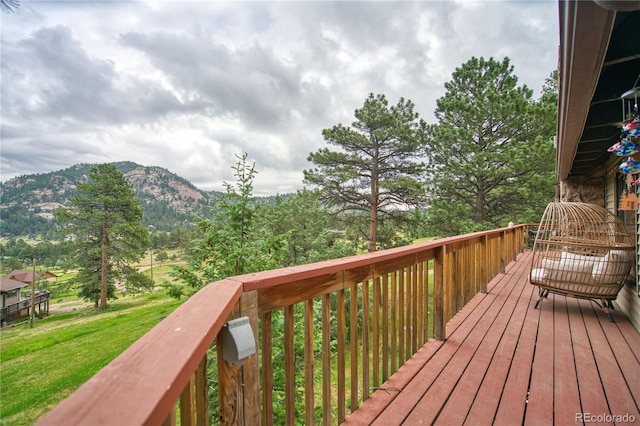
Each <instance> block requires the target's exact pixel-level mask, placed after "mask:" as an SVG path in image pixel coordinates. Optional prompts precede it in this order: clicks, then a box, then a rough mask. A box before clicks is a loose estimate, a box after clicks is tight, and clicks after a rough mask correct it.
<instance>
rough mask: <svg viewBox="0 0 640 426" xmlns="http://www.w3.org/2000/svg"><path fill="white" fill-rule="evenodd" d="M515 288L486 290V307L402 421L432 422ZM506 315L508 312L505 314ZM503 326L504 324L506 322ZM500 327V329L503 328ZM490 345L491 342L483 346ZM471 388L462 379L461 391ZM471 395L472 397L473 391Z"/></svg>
mask: <svg viewBox="0 0 640 426" xmlns="http://www.w3.org/2000/svg"><path fill="white" fill-rule="evenodd" d="M498 277H499V280H501V281H511V280H510V278H511V277H513V268H511V271H508V272H507V273H506V274H503V275H499V276H498ZM496 287H497V286H496ZM515 288H516V287H514V286H501V287H500V291H498V289H497V288H496V289H495V291H491V292H490V293H489V295H488V297H493V298H494V300H493V301H492V303H491V304H490V306H489V307H488V308H487V309H486V310H484V311H483V312H481V316H480V318H479V320H476V321H474V323H475V326H474V328H473V330H471V332H470V333H469V334H468V336H467V338H466V339H465V340H464V341H463V342H462V344H460V346H459V348H458V350H457V352H456V356H455V357H454V358H453V359H452V360H451V362H449V363H447V365H446V367H445V368H444V369H443V370H442V371H441V372H440V373H439V374H438V377H437V379H436V381H435V382H434V384H433V385H432V386H431V387H430V388H429V389H428V390H427V392H426V393H425V394H424V395H423V397H422V399H421V400H420V402H419V403H418V404H417V405H416V406H415V407H414V409H413V410H412V412H411V413H410V415H409V416H408V417H407V418H406V423H408V424H417V423H418V422H423V423H432V422H433V421H435V420H436V418H438V416H439V414H440V410H441V408H442V407H443V406H444V404H445V403H446V402H447V400H448V399H449V396H450V395H451V393H452V392H453V390H454V389H455V387H456V385H457V383H458V382H459V380H460V378H461V377H462V376H464V373H465V372H466V371H468V370H469V365H470V362H471V359H472V358H473V357H474V355H476V353H478V351H479V350H480V348H481V345H482V343H483V342H484V341H485V337H486V336H487V335H488V334H489V335H491V336H493V333H489V330H490V329H491V328H492V327H493V326H494V325H495V323H496V320H499V321H500V322H502V320H504V317H503V314H505V312H504V310H505V309H511V310H512V309H513V307H512V306H511V307H509V305H510V304H508V303H507V302H508V300H509V296H510V295H511V293H512V292H513V291H514V289H515ZM505 306H506V308H505ZM506 315H510V314H509V313H506ZM504 325H505V326H506V322H505V323H504ZM499 328H500V326H499V325H496V327H495V329H496V330H498V329H499ZM502 328H503V329H504V327H502ZM490 346H491V343H490V344H489V345H488V346H487V347H490ZM489 361H490V359H484V366H486V365H488V363H489ZM483 369H486V367H483ZM467 379H468V377H467ZM472 388H473V384H472V383H468V382H466V381H465V386H464V390H463V392H465V393H470V392H471V390H472ZM476 389H477V387H476ZM473 396H475V393H474V395H473ZM468 406H469V405H466V406H464V407H465V408H466V407H468ZM457 409H458V410H461V409H462V408H461V406H460V407H457ZM460 423H462V421H460Z"/></svg>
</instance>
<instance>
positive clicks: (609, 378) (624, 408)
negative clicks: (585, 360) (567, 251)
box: [579, 300, 640, 420]
mask: <svg viewBox="0 0 640 426" xmlns="http://www.w3.org/2000/svg"><path fill="white" fill-rule="evenodd" d="M579 303H580V308H581V309H582V312H583V317H584V322H585V326H586V328H587V332H588V336H589V340H590V341H591V347H592V349H593V354H594V356H595V359H596V365H597V366H598V372H599V374H600V378H601V380H602V385H603V387H604V390H605V393H606V395H607V401H608V403H609V407H610V409H611V415H613V416H624V415H631V416H635V418H636V419H639V420H640V413H639V412H638V407H637V404H636V403H635V401H634V400H633V396H632V395H631V392H630V391H629V388H628V387H627V386H626V381H625V378H624V376H623V374H622V371H620V368H619V366H618V363H617V360H616V359H615V357H614V354H613V351H612V350H611V347H610V346H609V341H608V340H607V338H606V336H605V333H604V331H603V329H602V327H601V324H600V321H599V320H598V317H597V315H598V314H600V315H601V316H602V315H603V314H602V312H601V311H600V310H599V309H598V311H597V312H596V311H595V310H594V308H593V305H592V302H589V301H585V300H580V301H579ZM592 414H595V415H599V414H600V413H595V412H594V413H592Z"/></svg>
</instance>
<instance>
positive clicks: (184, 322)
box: [38, 280, 242, 425]
mask: <svg viewBox="0 0 640 426" xmlns="http://www.w3.org/2000/svg"><path fill="white" fill-rule="evenodd" d="M241 294H242V286H241V284H239V283H238V282H236V281H232V280H222V281H218V282H216V283H214V284H212V285H208V286H206V287H204V288H203V289H202V290H200V291H199V292H198V293H196V294H194V295H193V296H191V298H189V300H187V301H186V302H184V303H183V304H182V305H181V306H180V307H178V309H176V310H175V311H174V312H172V313H171V314H170V315H169V316H168V317H167V318H165V319H164V320H163V321H162V322H161V323H160V324H158V325H157V326H155V327H154V328H153V329H151V330H150V331H149V332H148V333H146V334H145V335H144V336H142V337H141V338H140V339H139V340H137V341H136V342H135V343H134V344H133V345H132V346H131V347H129V348H128V349H127V350H126V351H125V352H123V353H122V354H121V355H120V356H118V357H117V358H116V359H115V360H113V361H112V362H111V363H110V364H109V365H107V366H106V367H105V368H104V369H102V370H101V371H99V372H98V373H97V374H96V375H95V376H93V377H92V378H91V379H89V381H87V382H86V383H85V384H84V385H82V387H81V388H80V389H79V390H78V391H77V392H75V393H74V394H73V395H71V396H70V397H69V398H67V399H66V400H64V401H63V402H62V403H60V404H59V405H58V406H57V407H55V408H54V409H53V411H51V412H50V413H49V414H47V415H46V416H45V417H44V418H43V419H41V420H40V421H39V422H38V424H40V425H62V424H78V425H80V424H92V425H99V424H110V425H111V424H122V425H124V424H138V425H142V424H161V423H162V422H163V421H164V419H165V417H166V415H167V414H168V413H169V412H170V410H171V408H172V407H173V406H174V405H175V402H176V400H177V398H178V397H179V395H180V393H181V392H182V390H183V389H184V387H185V385H186V383H187V382H188V381H189V379H190V377H191V376H192V374H193V371H195V369H196V367H197V366H198V364H199V363H200V361H201V360H202V358H203V356H204V355H205V353H206V351H207V349H209V347H210V346H211V344H212V343H213V341H214V339H215V338H216V336H217V334H218V332H219V331H220V329H221V328H222V326H223V325H224V323H225V321H226V320H227V318H228V317H229V315H230V314H231V311H232V310H233V307H234V306H235V304H236V303H237V301H238V300H239V299H240V296H241Z"/></svg>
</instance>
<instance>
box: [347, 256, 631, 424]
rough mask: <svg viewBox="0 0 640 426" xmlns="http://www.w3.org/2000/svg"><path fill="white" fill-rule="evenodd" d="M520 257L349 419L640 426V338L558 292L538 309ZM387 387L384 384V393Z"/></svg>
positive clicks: (625, 324)
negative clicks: (635, 425)
mask: <svg viewBox="0 0 640 426" xmlns="http://www.w3.org/2000/svg"><path fill="white" fill-rule="evenodd" d="M530 262H531V252H526V253H524V254H521V255H519V256H518V258H517V261H515V262H512V263H511V264H509V265H508V266H507V268H506V273H505V274H500V275H498V276H497V277H496V278H495V279H494V280H493V281H492V282H491V283H490V285H489V286H488V293H487V294H478V295H476V296H475V297H474V298H473V299H472V300H471V302H470V303H468V304H467V305H466V306H465V307H464V308H463V309H462V311H460V312H459V313H458V314H457V315H456V316H455V317H454V318H453V319H452V320H451V321H449V323H448V324H447V336H448V339H447V340H446V341H445V342H440V341H435V340H432V341H430V342H428V343H427V344H425V345H424V346H423V347H422V348H421V349H420V350H419V351H418V353H417V354H416V355H415V356H414V357H413V358H411V359H410V360H409V361H408V362H407V363H406V364H405V365H404V366H403V367H402V368H401V369H400V370H398V372H396V373H395V374H394V375H393V376H392V377H391V378H390V379H389V380H388V381H387V382H386V383H385V384H384V385H383V386H382V387H381V389H378V390H376V391H375V392H374V393H373V395H372V396H371V397H370V398H369V399H368V400H366V401H365V402H364V404H363V405H362V406H361V407H360V408H359V409H358V410H356V411H355V412H354V413H353V414H352V415H350V416H349V417H348V418H347V420H346V422H345V424H358V425H361V424H376V425H397V424H407V425H414V424H441V425H463V424H468V425H490V424H496V425H515V424H532V425H537V424H544V425H547V424H557V425H569V424H583V423H593V422H596V423H599V424H614V423H615V424H623V423H638V422H640V412H639V405H638V402H639V401H640V361H639V360H640V335H639V334H638V332H637V331H636V330H635V329H634V328H633V326H632V325H631V324H630V323H629V321H628V320H627V319H626V317H625V316H624V314H622V313H621V312H619V311H615V312H614V313H613V316H614V319H615V323H611V322H609V321H608V320H607V317H606V316H605V314H604V312H603V311H602V309H600V308H599V307H598V306H597V305H596V304H595V303H593V302H591V301H587V300H577V299H573V298H566V297H564V296H559V295H550V296H549V298H548V299H545V300H544V301H543V302H542V303H541V306H540V308H539V309H534V308H533V305H534V303H535V300H536V298H537V288H536V287H534V286H532V285H531V284H529V283H528V282H527V276H528V272H529V266H530ZM383 388H384V389H383Z"/></svg>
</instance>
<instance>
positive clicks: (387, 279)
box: [39, 225, 527, 425]
mask: <svg viewBox="0 0 640 426" xmlns="http://www.w3.org/2000/svg"><path fill="white" fill-rule="evenodd" d="M526 237H527V225H520V226H514V227H509V228H503V229H497V230H493V231H487V232H478V233H473V234H468V235H463V236H457V237H451V238H445V239H440V240H434V241H430V242H426V243H421V244H415V245H411V246H406V247H401V248H395V249H390V250H384V251H380V252H376V253H370V254H364V255H359V256H353V257H348V258H342V259H336V260H331V261H326V262H319V263H314V264H309V265H303V266H297V267H292V268H283V269H278V270H272V271H265V272H260V273H256V274H249V275H243V276H236V277H231V278H228V279H225V280H222V281H218V282H214V283H211V284H209V285H208V286H207V287H205V288H203V289H202V290H201V291H199V292H198V293H197V294H195V295H194V296H192V297H191V298H190V299H189V300H187V301H186V302H185V303H184V304H182V305H181V306H180V307H179V308H178V309H176V310H175V311H174V312H173V313H172V314H171V315H169V316H168V317H167V318H166V319H164V320H163V321H162V322H161V323H160V324H158V325H157V326H156V327H154V328H153V329H152V330H151V331H149V332H148V333H147V334H145V335H144V336H143V337H142V338H140V339H139V340H138V341H137V342H135V343H134V344H133V345H132V346H131V347H130V348H128V349H127V350H126V351H125V352H124V353H122V354H121V355H120V356H119V357H118V358H116V359H115V360H114V361H113V362H111V363H110V364H109V365H107V366H106V367H105V368H104V369H103V370H101V371H100V372H99V373H97V374H96V375H95V376H94V377H93V378H91V379H90V380H89V381H88V382H87V383H85V384H84V385H83V386H81V387H80V389H78V390H77V391H76V392H75V393H74V394H73V395H71V396H70V397H69V398H67V399H66V400H65V401H63V402H62V403H60V404H59V405H58V406H57V407H55V408H54V409H53V410H52V411H51V412H50V413H49V414H48V415H46V416H45V417H44V418H43V419H41V420H40V422H39V424H42V425H46V424H51V425H58V424H66V425H73V424H77V425H80V424H93V425H97V424H129V425H137V424H162V423H164V424H176V423H177V422H178V419H177V417H178V416H179V423H180V424H181V425H186V424H200V425H206V424H209V423H210V422H211V423H221V424H245V425H255V424H259V423H262V424H265V425H271V424H274V423H277V424H282V423H285V424H294V423H299V422H300V421H301V420H302V419H304V422H305V423H306V424H337V423H340V422H341V421H343V420H344V419H345V418H346V417H347V416H348V415H349V414H350V413H351V412H352V411H354V410H355V409H356V408H357V407H358V406H359V405H360V404H361V402H362V401H364V400H365V399H367V398H368V396H369V395H370V393H371V392H372V391H373V389H375V388H377V387H380V386H381V385H382V384H383V383H384V381H385V380H386V379H387V378H388V377H389V376H390V375H391V374H393V373H394V372H395V371H396V370H397V369H398V368H400V367H401V366H402V365H403V364H404V363H405V361H406V360H408V359H409V358H410V357H411V356H412V355H413V354H414V353H415V352H416V351H417V350H418V349H419V348H420V347H421V346H422V345H423V344H424V343H425V342H427V341H428V340H429V339H430V338H433V337H435V338H436V339H440V340H444V339H445V338H446V336H445V324H446V322H447V321H448V320H449V319H450V318H451V317H453V315H455V314H456V312H458V311H459V310H460V309H461V308H462V307H463V306H464V305H465V304H466V303H467V302H468V301H469V300H470V299H471V298H472V297H473V296H474V295H475V294H477V293H478V292H483V291H484V292H486V288H487V287H486V286H487V283H488V282H489V281H490V280H491V279H492V278H493V277H494V276H495V275H497V274H499V273H500V272H503V271H504V268H505V266H506V264H507V263H508V262H510V261H511V260H513V259H515V257H516V255H517V254H518V253H519V252H521V251H522V250H523V249H524V247H525V239H526ZM240 316H246V317H248V318H249V320H250V324H251V327H252V329H253V332H254V333H253V334H254V336H255V343H256V348H257V349H258V350H257V354H256V355H252V356H249V357H248V358H247V359H246V360H245V361H244V362H243V363H242V364H241V365H239V366H232V365H229V363H227V362H226V361H224V360H223V357H222V353H223V350H224V348H223V339H222V338H221V333H220V331H221V329H222V327H223V326H224V325H225V323H226V322H227V321H228V320H229V319H231V318H235V317H240ZM212 347H213V348H215V349H211V348H212ZM214 360H215V361H214ZM216 393H217V401H216V400H214V399H213V398H210V395H215V394H216ZM209 399H211V400H210V401H209Z"/></svg>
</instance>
